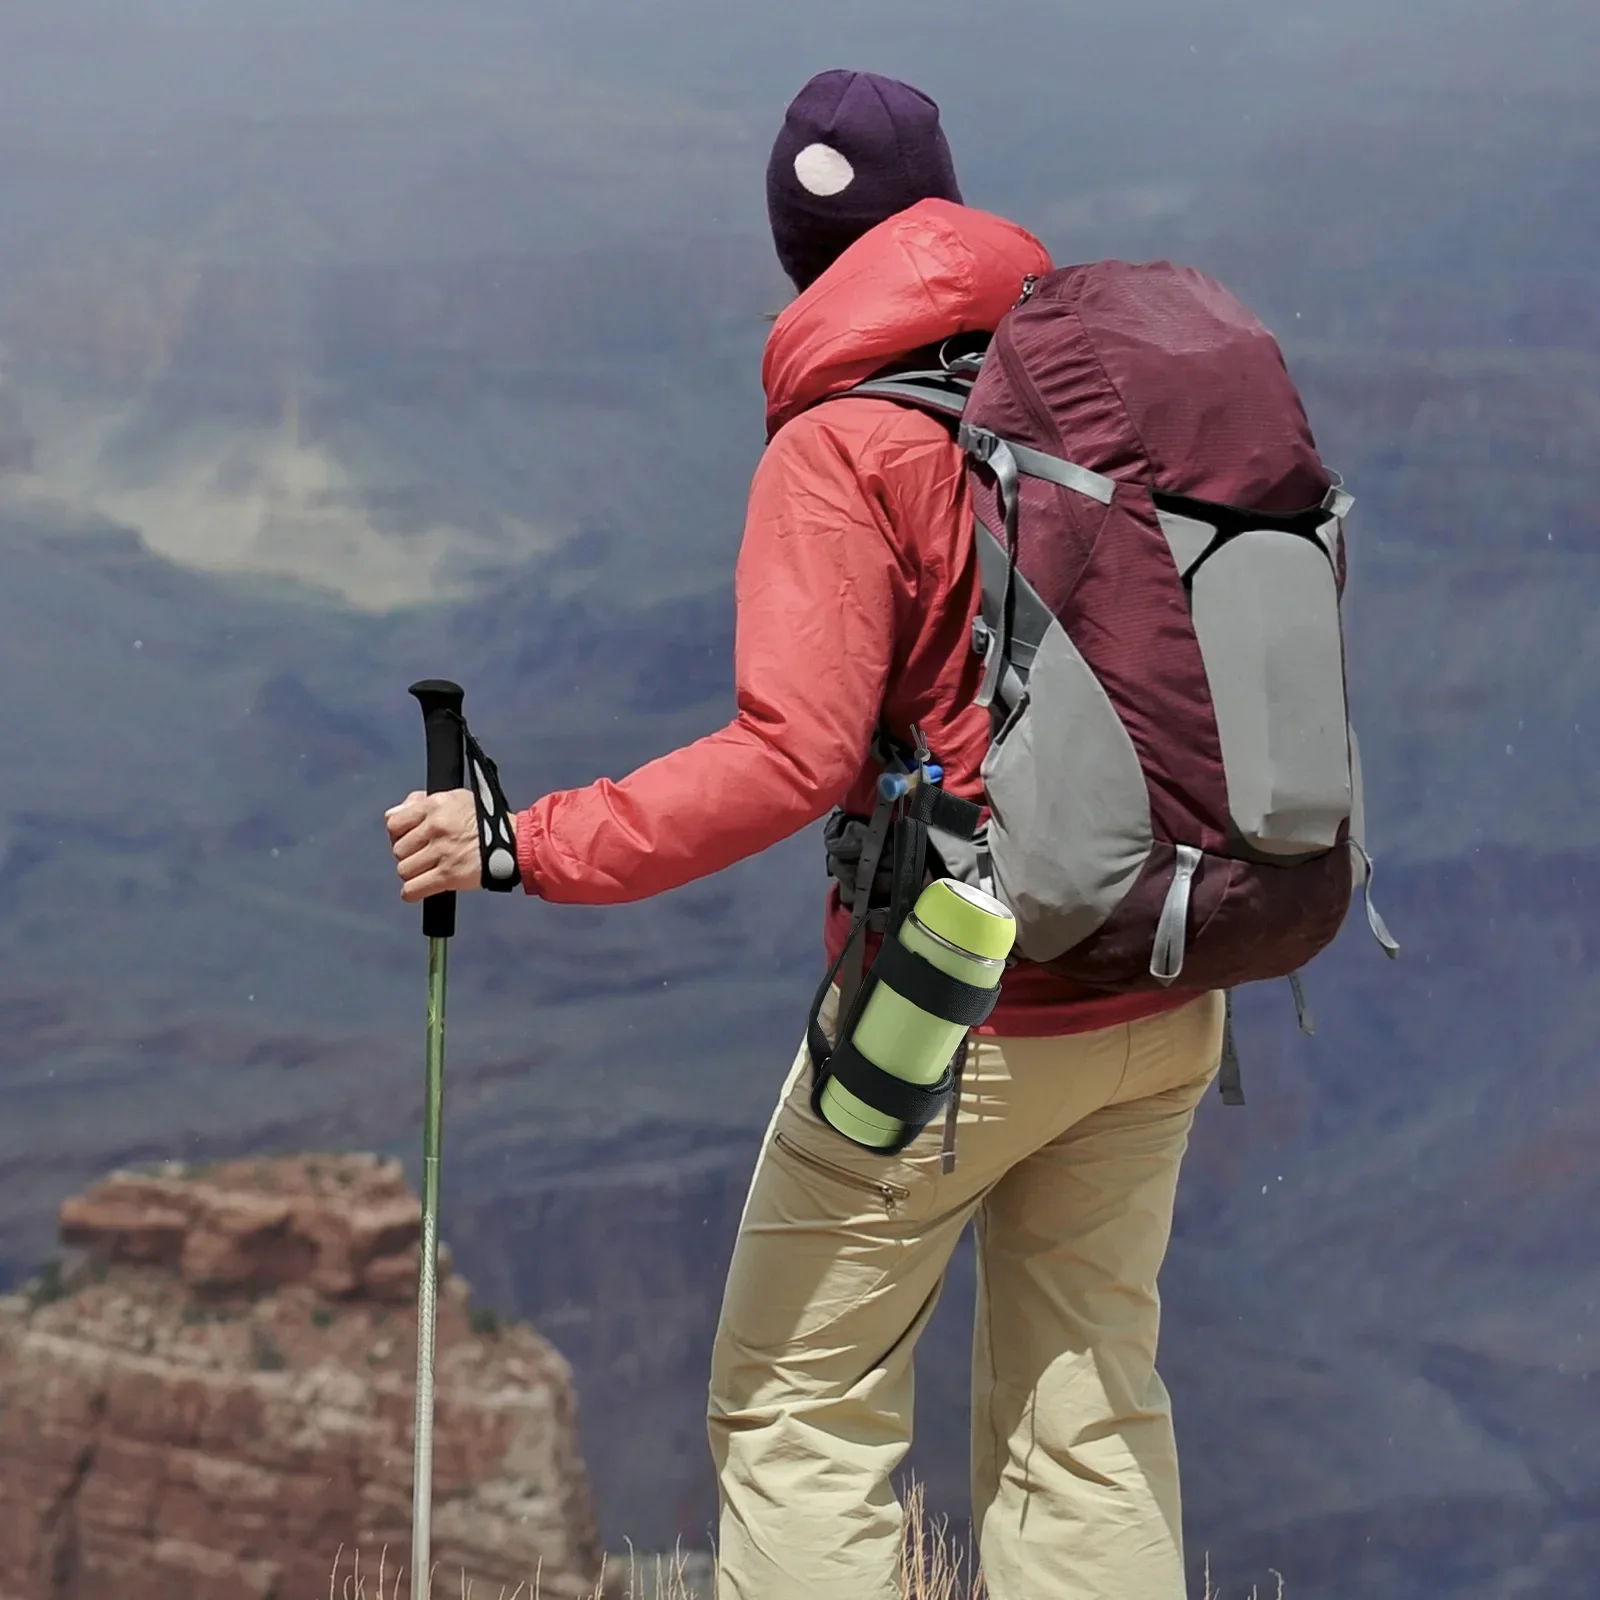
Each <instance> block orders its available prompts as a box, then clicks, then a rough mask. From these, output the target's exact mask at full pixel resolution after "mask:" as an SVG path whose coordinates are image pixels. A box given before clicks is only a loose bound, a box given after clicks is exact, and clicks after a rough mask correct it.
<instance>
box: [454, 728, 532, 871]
mask: <svg viewBox="0 0 1600 1600" xmlns="http://www.w3.org/2000/svg"><path fill="white" fill-rule="evenodd" d="M458 720H459V721H460V723H461V738H462V741H463V743H464V744H465V746H466V753H467V773H466V778H467V781H466V787H467V788H469V789H470V790H471V791H472V802H473V806H474V808H475V809H476V811H477V816H478V861H479V866H480V876H479V880H478V881H479V884H480V886H481V887H482V888H485V889H491V890H494V891H495V892H496V893H499V894H509V893H510V892H511V891H512V890H513V889H515V888H517V887H519V886H520V884H521V883H522V869H521V868H520V867H519V866H518V865H517V824H516V818H515V816H514V815H513V813H512V810H511V807H510V805H508V804H507V802H506V797H505V791H504V790H503V789H502V788H501V787H500V772H499V769H498V768H497V767H496V766H495V764H494V762H492V761H491V760H490V759H489V757H488V756H486V755H485V754H484V753H483V746H482V745H480V744H479V743H478V741H477V740H476V739H474V738H473V736H472V730H471V729H470V728H469V727H468V726H467V719H466V718H465V717H458Z"/></svg>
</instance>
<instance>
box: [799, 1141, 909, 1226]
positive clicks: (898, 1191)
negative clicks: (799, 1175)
mask: <svg viewBox="0 0 1600 1600" xmlns="http://www.w3.org/2000/svg"><path fill="white" fill-rule="evenodd" d="M774 1143H776V1144H779V1145H781V1146H782V1147H783V1148H784V1149H785V1150H786V1151H787V1152H788V1153H789V1154H790V1155H792V1156H793V1157H794V1158H795V1160H796V1161H798V1162H800V1163H802V1164H803V1165H804V1166H808V1167H810V1168H812V1169H813V1170H814V1171H816V1172H820V1173H823V1174H824V1175H826V1176H827V1177H830V1178H832V1179H834V1180H835V1181H836V1182H838V1183H842V1184H845V1185H847V1186H848V1187H850V1188H852V1189H858V1190H860V1191H861V1192H862V1193H864V1194H875V1195H877V1196H878V1198H879V1199H880V1200H882V1202H883V1208H884V1210H885V1211H887V1212H889V1213H890V1214H891V1215H892V1214H893V1212H894V1211H895V1209H896V1207H898V1206H899V1205H900V1204H901V1203H902V1202H904V1201H906V1200H909V1199H910V1198H911V1191H910V1190H909V1189H906V1188H903V1187H901V1185H900V1184H898V1183H890V1182H889V1181H888V1179H886V1178H869V1177H867V1176H866V1175H865V1174H863V1173H860V1172H852V1171H851V1170H850V1169H849V1167H839V1166H835V1165H834V1163H833V1162H831V1161H826V1160H824V1159H823V1158H822V1157H821V1156H814V1155H812V1153H811V1152H810V1151H809V1150H803V1149H801V1147H800V1146H799V1145H797V1144H796V1143H795V1142H794V1140H793V1139H791V1138H789V1136H788V1135H787V1134H782V1133H780V1134H779V1135H778V1136H777V1138H776V1140H775V1141H774Z"/></svg>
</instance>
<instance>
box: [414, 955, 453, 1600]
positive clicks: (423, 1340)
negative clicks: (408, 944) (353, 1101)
mask: <svg viewBox="0 0 1600 1600" xmlns="http://www.w3.org/2000/svg"><path fill="white" fill-rule="evenodd" d="M449 947H450V944H449V940H448V939H443V938H435V939H430V940H429V941H428V1060H427V1089H426V1095H425V1099H424V1102H423V1108H422V1239H421V1261H420V1263H419V1267H420V1270H419V1272H418V1274H417V1415H416V1428H415V1446H414V1459H413V1476H412V1487H411V1600H428V1589H429V1578H430V1575H431V1574H430V1567H431V1565H432V1555H431V1552H430V1547H429V1532H430V1524H431V1521H432V1503H433V1365H434V1362H433V1356H434V1333H435V1328H436V1325H437V1312H438V1269H439V1141H440V1128H441V1126H442V1123H443V1109H444V994H445V969H446V965H447V959H448V957H447V952H448V950H449Z"/></svg>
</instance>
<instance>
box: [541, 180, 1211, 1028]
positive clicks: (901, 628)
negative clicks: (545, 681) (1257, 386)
mask: <svg viewBox="0 0 1600 1600" xmlns="http://www.w3.org/2000/svg"><path fill="white" fill-rule="evenodd" d="M1049 270H1050V259H1049V257H1048V255H1047V254H1046V252H1045V250H1044V248H1043V246H1042V245H1040V244H1039V243H1038V241H1037V240H1035V239H1033V238H1032V237H1031V236H1030V235H1028V234H1027V233H1025V232H1023V230H1022V229H1020V228H1018V227H1016V226H1014V225H1013V224H1011V223H1009V222H1005V221H1002V220H1001V219H1000V218H998V217H993V216H990V215H987V214H986V213H984V212H981V211H974V210H971V209H970V208H967V207H963V206H956V205H951V204H950V203H948V202H946V201H943V200H927V201H924V202H922V203H921V204H920V205H917V206H913V207H912V208H911V209H910V210H909V211H904V212H902V213H900V215H898V216H896V217H892V218H890V220H889V221H887V222H885V223H883V224H882V225H881V226H879V227H878V228H876V229H874V230H873V231H872V232H871V233H869V234H867V235H866V236H865V237H864V238H862V239H861V240H859V241H858V242H857V243H856V244H855V245H853V246H852V247H851V248H850V249H849V250H848V251H846V252H845V254H844V255H843V256H841V257H840V258H839V260H838V261H837V262H836V263H835V264H834V266H833V267H832V268H830V269H829V271H828V272H826V273H825V274H824V275H823V276H822V277H821V278H819V279H818V280H817V281H816V283H814V284H813V285H812V286H811V288H810V289H809V290H807V291H806V293H805V294H803V295H802V296H801V297H800V298H799V299H798V300H796V301H794V302H793V304H791V305H790V306H789V307H788V309H787V310H786V311H785V312H784V314H783V315H782V316H781V317H780V318H779V319H778V321H777V323H776V325H775V326H774V328H773V330H772V334H771V337H770V338H769V340H768V342H767V349H766V357H765V360H764V362H763V370H762V377H763V382H764V384H765V388H766V395H767V435H768V445H767V449H766V451H765V453H764V454H763V456H762V458H761V462H760V465H759V466H758V468H757V470H756V474H755V479H754V482H753V484H752V486H751V491H750V502H749V513H748V518H747V521H746V525H745V533H744V541H743V544H742V546H741V548H740V551H739V560H738V567H737V571H736V575H735V596H736V600H737V606H738V620H737V625H736V632H735V644H734V675H735V682H736V692H737V707H738V712H737V715H736V716H735V718H734V720H733V721H732V722H730V723H729V724H728V725H727V726H726V727H724V728H722V729H720V730H718V731H717V732H716V733H713V734H709V735H708V736H707V737H705V738H703V739H699V740H696V741H695V743H693V744H690V745H686V746H685V747H684V748H682V749H680V750H675V751H673V752H672V753H671V754H670V755H666V756H662V757H661V758H660V759H658V760H656V761H651V762H648V763H647V764H646V765H645V766H643V767H640V768H639V769H638V771H636V772H634V773H633V774H631V775H630V776H629V777H627V778H625V779H623V780H622V781H621V782H620V783H616V782H612V781H611V780H610V779H604V778H603V779H601V780H600V781H599V782H597V783H593V784H591V785H589V787H588V788H585V789H569V790H565V791H563V792H560V793H556V794H549V795H546V796H545V797H544V798H543V799H542V800H540V801H539V802H538V803H537V804H536V805H533V806H531V807H530V808H529V809H528V810H526V811H524V812H522V813H520V815H519V816H518V818H517V855H518V860H519V863H520V866H521V869H522V874H523V881H524V883H525V885H526V886H527V889H528V892H529V893H531V894H537V895H539V896H540V897H541V898H543V899H545V900H551V901H561V902H565V903H568V904H584V905H606V904H615V903H619V902H622V901H629V900H642V899H646V898H648V897H649V896H651V895H656V894H661V893H662V892H664V891H665V890H668V889H674V888H677V887H678V886H679V885H681V884H685V883H689V882H691V881H693V880H694V879H696V878H702V877H705V876H707V875H708V874H710V873H713V872H718V871H721V869H722V868H724V867H727V866H731V865H732V864H733V863H734V862H736V861H740V860H742V859H744V858H745V857H746V856H750V855H754V854H756V853H757V852H758V851H761V850H765V849H767V848H768V846H770V845H773V844H776V843H777V842H778V841H779V840H781V839H785V838H787V837H789V835H791V834H793V833H796V832H798V831H799V830H800V829H801V828H804V827H806V826H808V825H809V824H811V823H813V822H816V821H817V820H818V819H819V818H821V817H823V816H825V815H826V814H827V813H828V812H829V811H830V810H832V808H833V807H834V806H836V805H841V804H842V805H844V806H846V807H847V809H849V810H851V811H854V812H858V813H862V814H865V813H866V812H869V811H870V810H871V809H872V799H873V788H874V784H875V782H876V778H877V771H878V769H877V768H876V766H874V765H873V763H872V761H871V758H870V756H869V754H868V748H869V746H870V744H871V741H872V736H873V732H874V730H875V729H876V727H877V725H878V722H879V719H880V716H881V717H882V718H883V719H884V720H886V721H887V723H888V725H889V726H890V728H892V729H893V730H894V731H895V732H896V733H897V734H898V735H899V736H900V737H902V738H904V737H906V736H907V730H908V729H909V728H910V726H911V725H912V724H913V723H915V724H918V725H920V726H921V728H922V729H923V731H924V732H925V733H926V735H927V738H928V743H929V745H930V747H931V748H932V750H933V752H934V759H935V760H937V761H938V762H940V764H941V765H942V766H943V767H944V771H945V779H944V783H945V787H946V788H947V789H948V790H949V791H950V792H951V793H952V794H956V795H960V796H962V797H964V798H968V799H974V800H979V801H981V800H982V797H983V785H982V782H981V780H980V778H979V776H978V769H979V764H980V762H981V761H982V759H983V754H984V751H985V749H986V747H987V744H988V739H989V713H988V712H987V711H986V710H983V709H981V708H979V707H977V706H975V705H974V704H973V699H974V696H975V694H976V692H977V688H978V678H979V661H978V658H977V657H976V656H975V655H974V654H973V652H972V649H971V645H970V639H971V626H972V619H973V617H974V616H975V615H976V614H977V609H978V603H979V598H980V585H979V577H978V568H977V558H976V554H975V552H974V548H973V541H972V529H971V501H970V496H969V494H968V491H967V487H966V480H965V472H964V463H963V459H962V455H961V452H960V451H959V450H958V449H957V447H956V445H955V443H954V441H953V440H952V439H951V437H950V433H949V431H948V429H947V428H946V427H945V426H944V425H943V424H942V423H940V422H938V421H936V420H935V419H933V418H931V417H927V416H924V415H922V414H920V413H918V412H916V411H913V410H910V409H909V408H907V407H904V406H899V405H896V404H894V403H893V402H892V401H883V400H868V399H857V398H852V399H849V400H840V401H836V402H835V403H831V404H823V403H821V402H825V401H828V400H829V399H830V397H832V396H837V395H839V394H840V393H841V392H842V391H844V390H846V389H848V388H850V387H851V386H852V385H854V384H856V383H859V382H861V381H862V380H863V379H865V378H867V377H869V376H870V375H871V374H872V373H874V372H876V371H878V370H879V369H880V368H882V367H884V366H885V365H887V364H888V363H890V362H892V361H895V360H897V359H899V358H901V357H904V356H906V355H909V354H910V353H911V352H913V351H915V350H919V349H921V348H922V347H924V346H925V345H929V344H933V343H936V342H937V341H939V340H942V339H946V338H949V337H951V336H952V335H955V334H958V333H969V332H985V333H987V332H992V331H993V330H994V328H995V327H996V325H997V324H998V323H999V321H1000V319H1001V317H1002V316H1004V314H1005V313H1006V311H1007V310H1009V309H1010V307H1011V306H1012V305H1013V304H1014V303H1015V301H1016V299H1017V297H1018V295H1019V294H1020V293H1021V290H1022V281H1023V279H1024V278H1025V277H1026V276H1027V275H1028V274H1030V273H1033V274H1041V275H1042V274H1043V273H1046V272H1048V271H1049ZM849 922H850V919H849V915H848V912H847V911H846V910H845V908H844V907H843V906H841V904H840V901H839V893H838V889H837V887H836V886H834V885H832V884H830V886H829V891H828V907H827V921H826V945H827V959H828V960H829V961H831V960H832V959H833V958H834V956H835V955H837V953H838V951H839V949H840V948H841V946H842V945H843V943H844V939H845V937H846V934H847V932H848V929H849ZM870 948H871V947H870V946H869V953H870ZM1191 998H1193V997H1192V996H1190V995H1187V994H1176V993H1167V994H1159V995H1135V996H1113V997H1107V996H1104V995H1099V994H1095V993H1091V992H1087V991H1084V990H1081V989H1079V988H1077V987H1076V986H1074V985H1072V984H1070V983H1067V982H1065V981H1064V980H1062V979H1060V978H1058V977H1056V976H1054V975H1053V974H1052V973H1049V972H1047V971H1045V970H1044V969H1043V968H1040V967H1037V966H1033V965H1031V964H1029V963H1026V962H1020V963H1019V964H1018V965H1017V966H1016V967H1015V968H1013V969H1012V970H1011V971H1010V972H1008V973H1007V975H1006V978H1005V983H1004V986H1003V989H1002V992H1001V999H1000V1002H999V1003H998V1004H997V1006H996V1007H995V1010H994V1012H993V1014H992V1015H991V1017H990V1019H989V1021H988V1022H987V1023H986V1024H985V1025H984V1026H983V1027H982V1028H980V1029H978V1030H977V1031H978V1032H981V1033H987V1034H995V1035H999V1036H1002V1037H1006V1036H1012V1037H1014V1036H1018V1035H1024V1036H1026V1035H1033V1036H1040V1035H1059V1034H1067V1033H1079V1032H1086V1031H1089V1030H1092V1029H1096V1028H1103V1027H1109V1026H1112V1025H1114V1024H1118V1023H1123V1022H1128V1021H1132V1020H1134V1019H1136V1018H1138V1017H1142V1016H1149V1015H1153V1014H1155V1013H1157V1012H1159V1011H1163V1010H1168V1009H1171V1008H1173V1007H1175V1006H1178V1005H1182V1004H1184V1003H1185V1002H1186V1001H1188V1000H1189V999H1191Z"/></svg>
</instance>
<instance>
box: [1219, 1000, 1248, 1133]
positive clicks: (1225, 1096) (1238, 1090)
mask: <svg viewBox="0 0 1600 1600" xmlns="http://www.w3.org/2000/svg"><path fill="white" fill-rule="evenodd" d="M1217 1088H1218V1089H1219V1091H1220V1092H1221V1094H1222V1103H1223V1104H1224V1105H1229V1106H1242V1105H1243V1104H1244V1083H1243V1081H1242V1080H1241V1078H1240V1076H1239V1048H1238V1045H1237V1044H1236V1043H1235V1042H1234V1037H1233V991H1232V990H1231V989H1230V990H1229V991H1228V993H1227V994H1226V995H1225V996H1224V997H1223V1002H1222V1066H1221V1068H1220V1069H1219V1070H1218V1073H1217Z"/></svg>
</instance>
